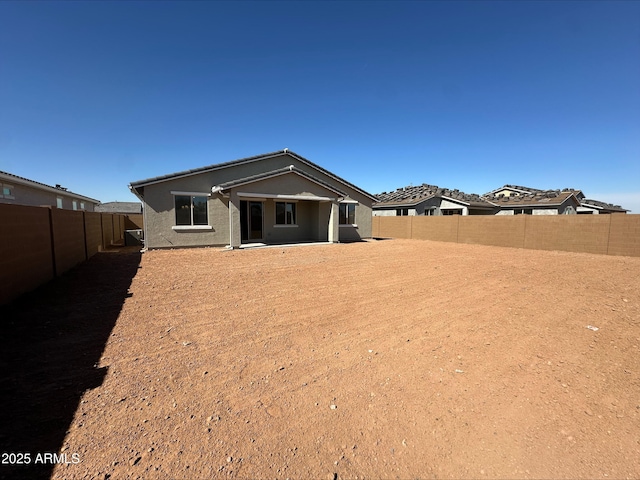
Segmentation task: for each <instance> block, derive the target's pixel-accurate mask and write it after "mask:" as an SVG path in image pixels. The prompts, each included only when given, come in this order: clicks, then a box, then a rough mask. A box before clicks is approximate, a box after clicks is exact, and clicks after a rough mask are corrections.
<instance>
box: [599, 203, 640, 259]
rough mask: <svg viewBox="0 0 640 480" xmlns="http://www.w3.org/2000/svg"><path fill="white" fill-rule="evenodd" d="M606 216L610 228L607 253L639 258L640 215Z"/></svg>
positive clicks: (619, 214)
mask: <svg viewBox="0 0 640 480" xmlns="http://www.w3.org/2000/svg"><path fill="white" fill-rule="evenodd" d="M598 216H600V215H598ZM608 216H609V217H611V227H610V230H609V250H608V252H607V253H608V254H609V255H628V256H630V257H640V215H628V214H627V215H625V214H623V213H614V214H613V215H608Z"/></svg>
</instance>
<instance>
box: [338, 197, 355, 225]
mask: <svg viewBox="0 0 640 480" xmlns="http://www.w3.org/2000/svg"><path fill="white" fill-rule="evenodd" d="M341 204H344V205H353V206H354V209H353V214H354V215H355V213H356V209H355V207H356V206H357V205H358V202H355V201H350V200H344V201H342V202H340V203H339V204H338V205H341ZM339 208H340V207H339V206H338V209H339ZM347 213H349V210H348V209H347ZM338 217H339V215H338ZM354 220H355V218H354ZM338 227H352V228H353V227H355V228H358V225H357V224H355V223H340V218H338Z"/></svg>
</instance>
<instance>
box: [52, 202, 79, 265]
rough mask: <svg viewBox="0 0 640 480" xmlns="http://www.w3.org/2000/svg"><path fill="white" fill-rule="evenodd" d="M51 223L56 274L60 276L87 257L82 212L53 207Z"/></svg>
mask: <svg viewBox="0 0 640 480" xmlns="http://www.w3.org/2000/svg"><path fill="white" fill-rule="evenodd" d="M51 225H52V229H53V239H54V243H53V251H54V254H55V260H56V264H55V267H56V274H57V275H58V276H60V275H62V274H63V273H64V272H66V271H68V270H70V269H72V268H73V267H75V266H76V265H77V264H78V263H80V262H84V261H85V260H86V259H87V256H86V252H85V249H84V218H83V213H82V212H78V211H73V210H61V209H58V208H53V209H51Z"/></svg>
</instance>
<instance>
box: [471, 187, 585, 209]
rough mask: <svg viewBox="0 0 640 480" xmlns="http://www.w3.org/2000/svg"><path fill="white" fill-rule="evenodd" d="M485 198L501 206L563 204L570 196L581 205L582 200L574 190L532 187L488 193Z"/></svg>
mask: <svg viewBox="0 0 640 480" xmlns="http://www.w3.org/2000/svg"><path fill="white" fill-rule="evenodd" d="M499 190H502V189H499ZM483 198H484V199H486V200H487V201H488V202H491V203H492V204H494V205H497V206H499V207H528V206H531V207H534V206H535V207H541V206H558V205H562V204H563V203H564V202H566V201H567V200H568V199H569V198H573V200H574V203H576V205H580V201H579V200H578V198H577V197H576V195H575V192H574V191H573V190H568V191H561V190H537V189H531V190H529V191H528V192H527V193H520V194H519V195H509V196H507V195H502V194H495V193H488V194H486V195H484V196H483Z"/></svg>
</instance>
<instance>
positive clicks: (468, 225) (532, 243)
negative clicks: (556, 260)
mask: <svg viewBox="0 0 640 480" xmlns="http://www.w3.org/2000/svg"><path fill="white" fill-rule="evenodd" d="M372 236H373V237H374V238H375V237H378V238H381V237H390V238H411V239H415V240H433V241H438V242H456V243H473V244H479V245H493V246H498V247H515V248H527V249H534V250H563V251H566V252H582V253H597V254H601V255H626V256H631V257H640V215H630V214H623V213H614V214H611V215H556V216H551V215H539V216H538V215H516V216H506V215H505V216H502V215H501V216H485V215H482V216H473V215H469V216H467V215H452V216H445V217H423V216H413V217H373V225H372Z"/></svg>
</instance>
